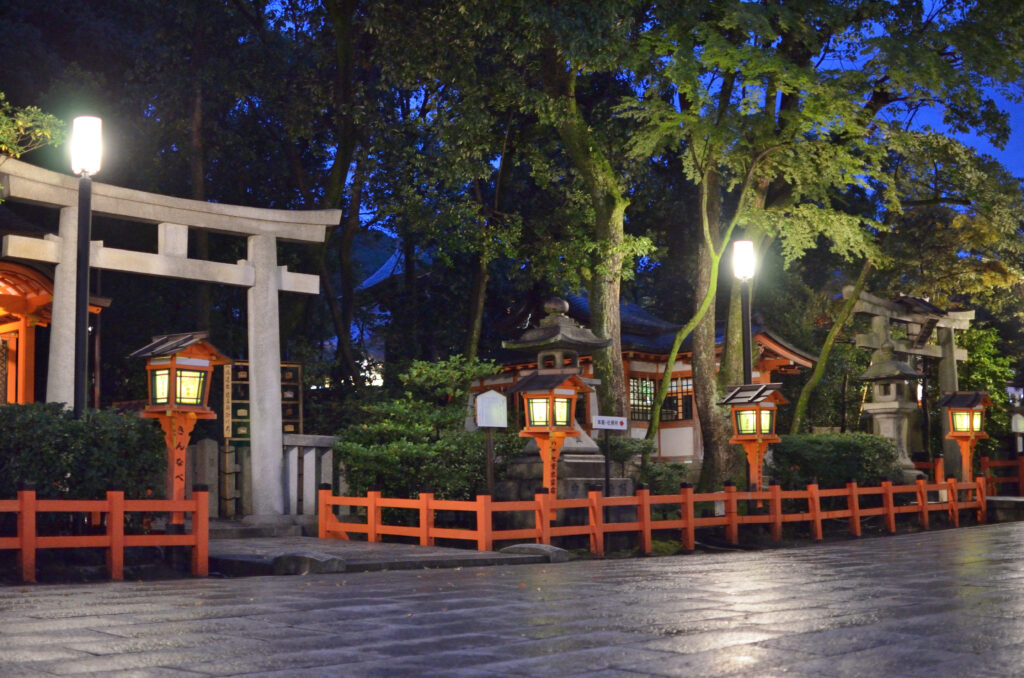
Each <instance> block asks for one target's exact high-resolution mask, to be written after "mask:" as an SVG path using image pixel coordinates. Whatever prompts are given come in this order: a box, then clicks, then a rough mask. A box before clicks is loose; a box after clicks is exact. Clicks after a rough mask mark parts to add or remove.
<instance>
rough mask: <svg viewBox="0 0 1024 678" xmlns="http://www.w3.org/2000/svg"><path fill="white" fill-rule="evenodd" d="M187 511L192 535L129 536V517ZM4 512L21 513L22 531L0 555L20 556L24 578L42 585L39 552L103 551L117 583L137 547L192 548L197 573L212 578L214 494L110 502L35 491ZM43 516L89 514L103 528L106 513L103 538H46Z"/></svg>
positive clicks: (5, 503) (6, 540)
mask: <svg viewBox="0 0 1024 678" xmlns="http://www.w3.org/2000/svg"><path fill="white" fill-rule="evenodd" d="M133 512H144V513H158V512H167V513H172V512H183V513H191V514H192V532H191V533H190V534H125V531H124V522H125V521H124V517H125V513H133ZM0 513H15V514H17V525H18V532H17V535H16V536H14V537H0V550H16V551H18V552H19V553H18V562H19V565H20V567H21V578H22V580H23V581H26V582H35V581H36V551H38V550H39V549H70V548H103V549H106V552H107V553H106V558H107V571H108V573H109V574H110V578H111V579H114V580H121V579H124V550H125V548H128V547H132V546H191V547H192V574H193V575H195V576H197V577H205V576H206V575H207V574H208V573H209V533H210V505H209V492H208V491H207V490H205V489H200V488H199V487H197V488H195V489H194V490H193V491H192V498H191V499H185V500H172V499H125V498H124V492H120V491H117V492H107V497H106V499H38V498H37V497H36V493H35V490H19V491H18V498H17V499H4V500H0ZM40 513H88V514H90V515H91V522H92V524H94V525H99V524H101V523H102V522H104V521H103V520H102V514H106V521H105V523H106V531H105V532H104V533H103V534H88V535H59V536H43V535H39V534H37V529H36V522H37V521H36V519H37V517H38V515H39V514H40Z"/></svg>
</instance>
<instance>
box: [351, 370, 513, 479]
mask: <svg viewBox="0 0 1024 678" xmlns="http://www.w3.org/2000/svg"><path fill="white" fill-rule="evenodd" d="M495 370H496V367H495V365H494V364H493V363H490V362H485V361H480V360H476V359H473V360H466V359H464V358H462V357H461V356H453V357H452V358H449V359H448V360H445V361H440V362H436V363H428V362H424V361H415V362H413V364H412V365H411V366H410V367H409V369H408V370H407V371H406V372H404V373H403V374H401V375H399V380H400V381H401V383H402V384H403V385H404V386H405V387H406V388H407V389H408V390H407V391H406V393H405V394H404V395H403V396H402V397H399V398H393V399H388V400H382V401H380V402H372V403H367V404H364V405H363V406H362V408H361V410H362V412H361V421H359V422H356V423H353V424H350V425H348V426H346V427H345V428H343V429H342V430H341V431H339V432H338V438H339V442H338V443H336V444H335V448H334V449H335V451H336V452H337V455H336V456H337V459H338V463H339V466H340V468H341V469H342V472H343V473H344V475H345V479H346V481H347V482H348V486H349V492H350V493H353V494H365V493H366V491H367V490H371V489H378V490H380V491H381V492H383V493H384V494H385V495H386V496H391V497H411V496H413V495H415V494H417V493H418V492H421V491H428V490H429V491H433V492H434V493H435V494H437V496H439V497H443V498H445V499H469V498H471V497H472V496H474V495H475V494H476V493H477V492H479V491H483V490H484V489H485V487H486V485H485V473H486V467H485V465H486V459H485V455H484V437H483V434H482V433H479V432H473V433H469V432H466V431H465V430H464V422H465V417H466V414H467V412H466V403H467V402H468V395H469V384H470V381H471V380H472V379H475V378H479V377H481V376H485V375H489V374H493V373H494V372H495Z"/></svg>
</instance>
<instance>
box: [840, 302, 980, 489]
mask: <svg viewBox="0 0 1024 678" xmlns="http://www.w3.org/2000/svg"><path fill="white" fill-rule="evenodd" d="M852 294H853V287H852V286H847V287H844V288H843V298H846V299H848V298H849V297H850V296H851V295H852ZM853 310H854V312H855V313H866V314H868V315H869V316H871V332H868V333H864V334H858V335H857V337H856V343H857V346H858V347H860V348H870V349H872V350H875V351H878V350H879V349H882V348H883V347H890V346H891V349H892V352H893V353H894V354H895V355H896V356H897V357H899V356H908V355H916V356H921V357H925V358H932V359H937V360H938V367H939V370H938V372H939V389H940V390H941V391H942V392H943V393H951V392H954V391H957V390H959V379H958V377H957V367H956V366H957V362H960V361H964V360H967V357H968V356H967V351H966V350H965V349H962V348H959V347H958V346H957V345H956V333H957V332H962V331H964V330H967V329H969V328H970V326H971V321H972V320H974V311H944V310H942V309H940V308H938V307H937V306H934V305H932V304H930V303H928V302H927V301H925V300H924V299H918V298H916V297H908V296H900V297H898V298H897V299H895V300H893V301H889V300H887V299H882V298H880V297H876V296H875V295H873V294H869V293H868V292H861V293H860V296H859V297H858V298H857V302H856V305H855V306H854V307H853ZM894 327H900V329H901V331H899V332H897V333H895V334H894V333H893V328H894ZM905 397H906V398H907V400H910V398H911V394H909V393H908V394H906V396H905ZM913 403H914V408H911V409H916V404H917V399H916V397H914V398H913ZM893 404H895V405H899V404H900V403H893ZM904 416H905V415H904ZM902 430H903V431H904V432H905V431H906V426H903V427H902ZM942 433H943V448H942V449H943V457H944V458H945V461H946V468H947V469H956V468H960V449H959V447H958V446H957V444H956V441H954V440H945V435H946V434H947V433H949V422H948V421H946V418H945V417H943V418H942ZM896 442H897V446H900V444H901V442H902V445H903V447H904V448H905V447H906V444H907V443H906V439H905V433H904V439H903V440H902V441H900V440H897V441H896ZM903 451H904V452H909V450H905V449H904V450H903Z"/></svg>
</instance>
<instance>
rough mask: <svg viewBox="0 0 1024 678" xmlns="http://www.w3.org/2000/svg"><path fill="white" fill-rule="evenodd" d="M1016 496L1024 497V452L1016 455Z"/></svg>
mask: <svg viewBox="0 0 1024 678" xmlns="http://www.w3.org/2000/svg"><path fill="white" fill-rule="evenodd" d="M1017 496H1018V497H1024V454H1019V455H1017Z"/></svg>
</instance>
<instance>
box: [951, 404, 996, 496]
mask: <svg viewBox="0 0 1024 678" xmlns="http://www.w3.org/2000/svg"><path fill="white" fill-rule="evenodd" d="M991 406H992V400H991V399H990V398H989V397H988V393H987V392H985V391H954V392H952V393H946V394H944V395H943V396H942V400H940V401H939V407H944V408H946V411H947V412H948V413H949V414H948V415H947V416H948V417H949V433H948V434H946V439H947V440H955V441H956V443H957V445H958V446H959V447H960V479H961V480H963V481H969V480H970V479H971V472H972V470H973V468H974V448H975V447H976V446H977V444H978V441H979V440H984V439H985V438H988V434H987V433H985V430H984V424H985V409H986V408H988V407H991Z"/></svg>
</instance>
